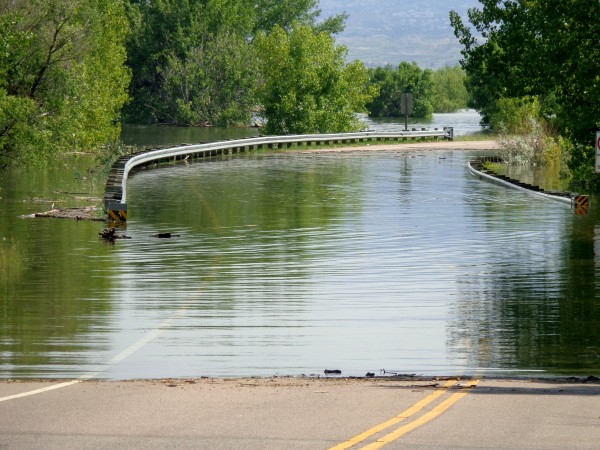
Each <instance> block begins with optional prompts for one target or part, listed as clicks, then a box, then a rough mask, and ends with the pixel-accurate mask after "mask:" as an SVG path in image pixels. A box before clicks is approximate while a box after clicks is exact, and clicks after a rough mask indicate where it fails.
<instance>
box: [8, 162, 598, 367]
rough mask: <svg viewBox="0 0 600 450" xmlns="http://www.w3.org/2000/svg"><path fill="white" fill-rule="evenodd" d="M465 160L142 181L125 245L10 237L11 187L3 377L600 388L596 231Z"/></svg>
mask: <svg viewBox="0 0 600 450" xmlns="http://www.w3.org/2000/svg"><path fill="white" fill-rule="evenodd" d="M468 157H469V155H468V154H467V153H466V152H463V151H436V152H422V153H420V152H416V153H379V154H364V153H352V154H348V155H344V156H337V155H336V156H334V155H327V154H319V155H316V154H301V153H300V154H298V153H296V154H278V155H271V156H268V155H262V156H259V155H251V156H245V157H240V158H232V159H216V160H214V161H212V162H206V163H195V164H191V165H180V166H171V167H165V168H161V169H159V170H148V171H144V172H139V173H137V174H135V175H134V176H133V177H132V178H131V179H130V182H129V195H130V197H129V199H128V200H129V209H130V217H131V220H130V222H129V224H128V227H127V229H126V230H125V231H124V232H125V233H126V234H127V235H128V236H130V237H131V239H129V240H123V241H117V242H115V244H114V245H111V244H106V243H105V242H102V241H100V240H98V235H97V233H98V231H99V229H100V228H101V226H102V225H99V224H94V223H84V222H79V223H77V222H69V221H51V220H44V221H41V220H40V221H37V220H22V219H18V218H17V215H18V214H21V213H24V212H27V211H24V210H31V209H33V208H35V206H34V205H31V204H29V203H27V202H25V203H24V202H23V201H22V200H18V198H22V197H23V196H22V195H21V196H20V194H19V192H20V191H21V190H22V189H24V188H23V185H20V184H19V183H20V182H19V180H22V177H15V178H13V179H11V181H7V180H6V179H3V180H2V184H0V187H1V188H2V189H3V190H2V191H0V192H2V195H3V199H2V200H1V202H2V206H3V207H4V210H5V211H8V213H9V214H8V215H2V216H0V230H2V236H0V262H2V261H4V262H3V264H4V267H3V271H2V272H3V273H8V274H9V275H8V276H7V275H3V276H2V278H0V298H1V302H2V303H1V305H2V309H1V312H0V314H2V320H1V322H0V357H1V360H0V374H1V375H2V376H4V377H15V376H23V377H63V376H78V375H81V374H84V375H85V374H88V375H94V376H102V377H108V378H140V377H142V378H145V377H167V376H178V377H185V376H202V375H214V376H219V375H220V376H242V375H273V374H286V375H296V374H311V373H321V372H322V370H323V369H326V368H328V369H332V368H335V369H341V370H342V371H343V373H344V374H345V375H364V373H366V372H367V371H378V370H379V369H386V370H388V371H398V372H403V373H423V374H432V373H435V374H441V373H443V374H462V373H464V374H467V373H480V372H483V373H486V372H489V371H494V372H495V371H496V370H498V371H499V372H500V373H504V374H514V373H521V371H532V370H534V371H538V370H539V371H544V373H566V374H576V373H583V374H597V373H598V371H599V369H600V357H599V356H598V354H599V353H600V337H599V336H598V334H597V333H596V331H597V329H598V326H599V325H600V324H599V323H598V322H599V320H600V319H599V318H600V301H599V295H598V289H599V288H600V286H599V285H598V282H597V281H596V280H597V270H598V268H599V267H600V265H599V263H598V261H600V255H598V254H597V253H598V248H599V245H598V241H599V239H600V238H598V237H597V236H598V232H597V231H598V226H597V225H596V223H598V217H597V214H596V215H594V214H592V215H590V216H587V217H576V216H574V215H573V213H572V212H571V211H570V210H569V208H568V207H567V206H565V205H563V204H561V203H556V202H552V201H546V200H541V199H536V198H535V197H531V196H530V195H528V194H525V193H522V192H518V191H512V190H509V189H506V188H502V187H499V186H495V185H491V184H487V183H483V182H481V181H480V180H478V179H476V178H474V177H471V176H469V174H468V173H467V171H466V170H465V165H466V161H467V158H468ZM69 178H70V177H66V176H63V179H64V181H62V182H57V181H55V183H59V184H60V183H65V186H59V187H58V189H60V190H61V191H69V190H72V189H75V187H74V186H70V185H69V181H68V180H69ZM73 182H74V181H73ZM19 186H21V187H19ZM49 189H53V190H56V189H57V187H53V188H50V187H49V186H46V185H45V184H43V183H41V184H40V185H39V186H38V187H37V192H46V194H47V195H48V197H52V196H56V195H58V194H54V193H52V191H51V190H49ZM90 190H91V191H93V190H94V187H93V186H91V187H90ZM40 195H41V194H40ZM44 195H45V194H44ZM593 212H594V211H593ZM158 232H171V233H174V234H177V235H179V236H178V237H174V238H172V239H157V238H155V237H153V235H154V234H156V233H158ZM15 254H19V255H20V259H19V262H18V264H17V265H16V266H15V269H14V270H12V269H11V271H6V269H7V268H8V266H10V262H9V263H6V262H5V261H12V258H13V257H14V255H15ZM4 255H8V257H6V256H4Z"/></svg>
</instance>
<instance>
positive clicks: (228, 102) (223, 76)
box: [126, 0, 345, 126]
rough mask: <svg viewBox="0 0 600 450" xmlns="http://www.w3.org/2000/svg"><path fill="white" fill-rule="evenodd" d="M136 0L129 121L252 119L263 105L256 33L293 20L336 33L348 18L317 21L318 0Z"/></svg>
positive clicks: (232, 121) (224, 122) (241, 121)
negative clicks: (258, 88) (259, 100)
mask: <svg viewBox="0 0 600 450" xmlns="http://www.w3.org/2000/svg"><path fill="white" fill-rule="evenodd" d="M130 1H131V3H130V5H129V17H130V21H131V24H132V25H131V28H132V32H131V35H130V37H129V40H128V43H127V49H128V55H129V58H128V64H129V66H130V68H131V70H132V72H133V81H132V85H131V90H130V92H131V97H132V99H133V100H132V102H131V103H130V104H129V105H128V106H127V108H126V120H127V121H129V122H142V123H173V124H178V125H192V126H193V125H221V126H228V125H239V124H245V123H248V122H249V121H250V115H251V113H252V112H253V110H254V109H255V107H256V89H255V87H256V84H257V77H258V70H259V68H258V66H257V63H258V61H257V59H256V57H255V53H254V47H253V46H252V41H253V40H254V38H255V37H256V35H257V34H259V33H270V32H271V30H272V29H273V28H274V27H275V28H278V29H284V30H290V29H291V27H292V26H293V24H294V23H299V24H303V25H306V26H308V27H311V28H312V29H315V30H322V31H325V32H327V33H333V32H338V31H340V30H342V29H343V26H344V21H345V16H344V15H340V16H335V17H331V18H328V19H325V20H324V21H323V22H320V23H318V22H317V20H318V18H319V16H320V10H319V9H318V8H317V6H318V0H256V1H254V0H185V1H178V2H173V1H171V0H155V1H152V2H146V1H137V0H130Z"/></svg>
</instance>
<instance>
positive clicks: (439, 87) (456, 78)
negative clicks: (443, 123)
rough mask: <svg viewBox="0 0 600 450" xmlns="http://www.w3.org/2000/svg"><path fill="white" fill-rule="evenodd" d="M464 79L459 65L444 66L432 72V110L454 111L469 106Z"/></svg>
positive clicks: (463, 73) (439, 111)
mask: <svg viewBox="0 0 600 450" xmlns="http://www.w3.org/2000/svg"><path fill="white" fill-rule="evenodd" d="M465 79H466V73H465V71H464V70H463V69H462V68H461V67H460V66H454V67H450V66H444V67H442V68H441V69H437V70H435V71H434V72H433V74H432V84H433V86H432V90H433V92H432V100H431V102H432V104H433V111H434V112H438V113H449V112H456V111H458V110H459V109H463V108H467V107H468V106H469V100H470V96H469V93H468V91H467V87H466V85H465Z"/></svg>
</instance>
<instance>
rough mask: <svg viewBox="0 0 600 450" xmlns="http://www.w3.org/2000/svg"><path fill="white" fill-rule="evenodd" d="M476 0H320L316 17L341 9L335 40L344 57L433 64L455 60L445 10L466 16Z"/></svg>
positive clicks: (377, 63) (455, 48) (373, 62)
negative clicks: (344, 50)
mask: <svg viewBox="0 0 600 450" xmlns="http://www.w3.org/2000/svg"><path fill="white" fill-rule="evenodd" d="M478 5H479V2H478V1H476V0H454V1H451V2H449V1H447V0H412V1H410V0H345V1H343V0H321V1H320V9H321V11H322V17H328V16H332V15H336V14H341V13H343V12H346V13H348V14H349V17H348V20H347V21H346V29H345V31H343V32H342V33H340V34H339V35H337V37H336V39H337V42H338V43H340V44H344V45H346V47H348V59H349V60H354V59H358V60H360V61H363V62H364V63H365V64H366V65H367V66H383V65H386V64H393V65H397V64H399V63H400V62H402V61H408V62H413V61H414V62H416V63H417V64H419V66H421V67H422V68H431V69H436V68H439V67H443V66H445V65H451V66H452V65H456V64H458V62H459V60H460V58H461V55H460V50H461V48H460V44H459V42H458V40H457V39H456V38H455V36H454V31H453V29H452V27H451V26H450V19H449V13H450V10H452V9H453V10H455V11H457V12H458V13H459V14H460V15H461V16H462V17H465V16H466V12H467V10H468V9H469V8H472V7H475V6H478Z"/></svg>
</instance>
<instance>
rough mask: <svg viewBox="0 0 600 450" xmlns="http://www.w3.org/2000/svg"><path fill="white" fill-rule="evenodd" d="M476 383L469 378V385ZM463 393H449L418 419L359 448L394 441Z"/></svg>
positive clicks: (437, 414)
mask: <svg viewBox="0 0 600 450" xmlns="http://www.w3.org/2000/svg"><path fill="white" fill-rule="evenodd" d="M477 383H479V380H471V382H470V387H474V386H476V385H477ZM465 395H467V392H457V393H456V394H453V395H451V396H450V397H448V398H447V399H446V400H444V401H443V402H442V403H440V404H439V405H437V406H436V407H435V408H433V409H432V410H431V411H429V412H427V413H425V414H423V415H422V416H421V417H419V418H418V419H416V420H414V421H413V422H411V423H408V424H406V425H403V426H401V427H400V428H398V429H397V430H394V431H392V432H391V433H389V434H386V435H385V436H383V437H382V438H380V439H378V440H377V441H375V442H373V443H372V444H369V445H365V446H364V447H362V448H361V450H375V449H378V448H381V447H383V446H384V445H386V444H389V443H390V442H392V441H395V440H396V439H398V438H400V437H402V436H404V435H405V434H406V433H408V432H409V431H412V430H414V429H415V428H418V427H420V426H422V425H425V424H426V423H427V422H430V421H432V420H433V419H435V418H436V417H438V416H439V415H441V414H442V413H443V412H444V411H446V410H447V409H448V408H450V407H451V406H452V405H454V404H455V403H456V402H458V401H459V400H460V399H461V398H463V397H464V396H465Z"/></svg>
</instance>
